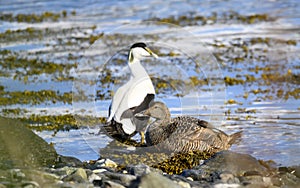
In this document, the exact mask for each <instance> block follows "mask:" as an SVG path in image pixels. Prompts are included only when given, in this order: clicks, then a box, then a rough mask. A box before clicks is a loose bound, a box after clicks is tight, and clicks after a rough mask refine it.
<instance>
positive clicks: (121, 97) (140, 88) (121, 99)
mask: <svg viewBox="0 0 300 188" xmlns="http://www.w3.org/2000/svg"><path fill="white" fill-rule="evenodd" d="M150 56H153V57H155V58H157V55H156V54H155V53H153V52H152V51H151V50H150V49H149V48H148V47H147V46H146V44H145V43H143V42H139V43H135V44H133V45H132V46H131V48H130V50H129V53H128V66H129V69H130V72H131V75H130V80H129V81H128V82H127V83H126V84H124V85H123V86H121V87H120V88H119V89H118V90H117V91H116V93H115V95H114V96H113V99H112V102H111V104H110V107H109V112H108V119H107V123H106V125H105V126H104V128H105V130H106V132H107V133H108V134H109V135H111V136H112V137H114V138H116V139H119V140H124V139H125V140H126V139H129V138H131V137H132V136H134V135H135V134H136V133H137V132H140V133H141V137H142V139H143V134H142V133H143V129H145V127H146V126H147V122H148V119H149V117H141V116H139V117H136V116H135V114H137V113H139V112H141V111H143V110H145V109H147V108H148V107H149V103H150V102H151V101H152V100H153V99H154V97H155V90H154V87H153V84H152V81H151V79H150V77H149V75H148V73H147V72H146V70H145V69H144V67H143V66H142V65H141V63H140V61H141V60H142V59H143V58H145V57H150Z"/></svg>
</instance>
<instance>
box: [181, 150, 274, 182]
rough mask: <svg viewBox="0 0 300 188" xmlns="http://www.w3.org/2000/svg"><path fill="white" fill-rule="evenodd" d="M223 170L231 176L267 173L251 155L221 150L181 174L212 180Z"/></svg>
mask: <svg viewBox="0 0 300 188" xmlns="http://www.w3.org/2000/svg"><path fill="white" fill-rule="evenodd" d="M224 172H225V173H231V174H232V175H233V176H242V175H244V174H245V173H248V172H251V173H256V174H260V175H267V174H268V170H267V169H266V168H265V167H264V166H262V165H261V164H260V163H259V161H258V160H256V159H255V158H254V157H252V156H251V155H248V154H240V153H235V152H232V151H222V152H219V153H216V154H215V155H214V156H213V157H212V158H210V159H209V160H206V161H205V162H204V163H203V164H202V165H199V166H196V167H194V168H193V169H191V170H185V171H184V172H183V174H182V175H183V176H185V177H192V178H193V179H196V180H200V179H207V180H210V181H212V180H213V179H218V178H219V177H220V174H222V173H224Z"/></svg>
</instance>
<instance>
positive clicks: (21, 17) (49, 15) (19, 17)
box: [0, 10, 67, 23]
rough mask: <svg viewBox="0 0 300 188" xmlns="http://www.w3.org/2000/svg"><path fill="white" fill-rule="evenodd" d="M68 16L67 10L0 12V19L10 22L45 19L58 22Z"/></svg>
mask: <svg viewBox="0 0 300 188" xmlns="http://www.w3.org/2000/svg"><path fill="white" fill-rule="evenodd" d="M62 17H63V18H65V17H67V11H66V10H63V11H62V12H61V13H54V12H48V11H46V12H43V13H41V14H16V15H14V14H0V20H2V21H9V22H27V23H39V22H44V21H53V22H56V21H58V20H59V19H60V18H62Z"/></svg>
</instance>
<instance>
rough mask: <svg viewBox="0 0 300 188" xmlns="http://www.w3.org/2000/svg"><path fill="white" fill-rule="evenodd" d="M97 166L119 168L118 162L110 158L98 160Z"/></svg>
mask: <svg viewBox="0 0 300 188" xmlns="http://www.w3.org/2000/svg"><path fill="white" fill-rule="evenodd" d="M95 166H96V167H97V168H100V167H109V168H117V166H118V165H117V163H115V162H114V161H112V160H110V159H100V160H98V161H96V163H95Z"/></svg>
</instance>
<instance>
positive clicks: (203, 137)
mask: <svg viewBox="0 0 300 188" xmlns="http://www.w3.org/2000/svg"><path fill="white" fill-rule="evenodd" d="M143 114H144V115H148V116H150V117H153V118H155V121H154V122H153V123H152V124H150V125H149V126H148V127H147V129H146V132H145V138H146V144H147V145H148V146H154V145H156V148H158V149H159V150H161V151H168V152H174V153H177V152H178V153H188V152H190V151H200V152H209V153H215V152H218V151H221V150H227V149H229V147H230V146H231V145H232V144H233V143H235V142H236V141H237V140H238V139H240V137H241V136H242V131H240V132H237V133H234V134H232V135H227V134H226V133H224V132H222V131H220V130H218V129H216V128H214V127H213V126H212V125H211V124H209V123H208V122H206V121H204V120H199V119H197V118H193V117H189V116H181V117H176V118H173V119H171V117H170V112H169V109H168V108H167V106H166V105H165V104H164V103H162V102H152V103H151V104H150V107H149V108H148V109H147V110H145V111H144V112H143Z"/></svg>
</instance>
